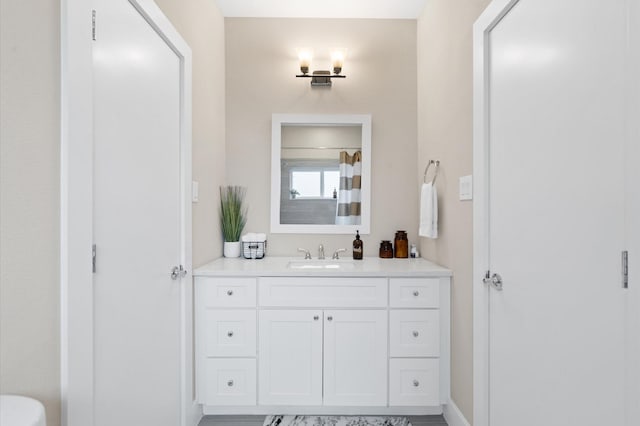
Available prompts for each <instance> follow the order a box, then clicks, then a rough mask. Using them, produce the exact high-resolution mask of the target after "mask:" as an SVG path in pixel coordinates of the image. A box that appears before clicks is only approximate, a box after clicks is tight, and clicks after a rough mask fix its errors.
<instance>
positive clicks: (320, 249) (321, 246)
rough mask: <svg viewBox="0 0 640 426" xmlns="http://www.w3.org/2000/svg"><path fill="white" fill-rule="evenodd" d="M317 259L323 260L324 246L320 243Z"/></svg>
mask: <svg viewBox="0 0 640 426" xmlns="http://www.w3.org/2000/svg"><path fill="white" fill-rule="evenodd" d="M318 259H320V260H324V246H323V245H322V244H320V245H319V246H318Z"/></svg>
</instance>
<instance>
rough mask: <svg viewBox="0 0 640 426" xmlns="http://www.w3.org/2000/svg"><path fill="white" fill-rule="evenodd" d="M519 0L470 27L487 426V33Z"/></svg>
mask: <svg viewBox="0 0 640 426" xmlns="http://www.w3.org/2000/svg"><path fill="white" fill-rule="evenodd" d="M517 2H518V0H494V1H493V2H491V3H490V4H489V6H487V8H486V9H485V10H484V12H483V13H482V15H480V17H479V18H478V19H477V20H476V22H475V24H474V25H473V177H474V184H473V191H474V194H473V199H474V202H473V281H472V282H473V421H474V425H475V426H489V424H490V423H489V397H490V395H489V294H488V289H487V288H486V287H485V286H484V284H483V283H482V277H483V276H484V274H485V272H486V271H487V270H489V268H490V259H489V202H488V201H489V193H488V188H487V185H488V182H489V126H488V118H489V73H488V65H489V63H488V53H489V48H490V46H489V40H488V35H489V32H490V31H491V30H492V29H493V28H494V27H495V26H496V24H497V23H498V22H500V20H501V19H502V18H503V17H504V16H505V15H506V14H507V13H508V12H509V10H511V8H512V7H513V6H514V5H515V4H516V3H517Z"/></svg>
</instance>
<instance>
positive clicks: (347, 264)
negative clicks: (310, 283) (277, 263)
mask: <svg viewBox="0 0 640 426" xmlns="http://www.w3.org/2000/svg"><path fill="white" fill-rule="evenodd" d="M354 267H355V264H354V263H353V261H351V260H340V259H326V260H320V259H311V260H292V261H290V262H289V263H288V264H287V268H289V269H353V268H354Z"/></svg>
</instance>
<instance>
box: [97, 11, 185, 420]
mask: <svg viewBox="0 0 640 426" xmlns="http://www.w3.org/2000/svg"><path fill="white" fill-rule="evenodd" d="M94 5H95V9H96V11H97V25H96V37H95V38H96V41H94V44H93V64H94V70H93V71H94V120H95V121H94V126H95V127H94V144H95V152H94V159H95V161H94V189H93V191H94V192H93V193H94V241H95V244H96V245H97V263H96V273H95V275H94V291H95V293H94V294H95V299H94V318H95V330H94V342H95V343H94V348H95V364H94V370H95V371H94V379H95V385H94V386H95V387H94V389H95V398H94V404H95V414H94V418H95V425H98V426H100V425H104V426H113V425H121V426H125V425H143V424H145V425H155V426H160V425H166V426H176V425H179V424H181V419H180V413H181V407H180V406H181V393H180V386H181V374H180V373H181V351H182V347H181V330H180V327H181V317H180V315H181V311H180V297H181V288H180V285H181V281H182V280H181V278H180V277H178V279H175V280H174V279H172V278H171V276H170V272H171V269H172V268H173V267H174V266H175V265H179V264H180V263H181V262H182V261H183V260H184V251H185V246H184V244H185V240H184V229H183V227H182V220H183V217H182V216H181V215H182V213H181V199H182V198H181V169H180V164H181V163H180V159H181V145H180V142H181V133H180V132H181V121H180V120H181V110H180V108H181V99H180V98H181V85H180V82H181V80H180V73H181V64H180V58H179V57H178V56H177V55H176V53H175V52H174V51H173V50H172V49H171V48H170V47H169V46H168V45H167V43H166V42H165V41H164V40H163V38H161V37H160V36H159V35H158V33H156V31H155V30H154V29H153V28H152V26H151V25H150V24H149V22H147V20H145V18H143V16H142V15H141V14H140V13H139V12H138V11H137V10H136V9H135V8H134V7H133V6H132V5H131V4H130V3H129V2H128V1H125V0H118V1H113V0H95V3H94Z"/></svg>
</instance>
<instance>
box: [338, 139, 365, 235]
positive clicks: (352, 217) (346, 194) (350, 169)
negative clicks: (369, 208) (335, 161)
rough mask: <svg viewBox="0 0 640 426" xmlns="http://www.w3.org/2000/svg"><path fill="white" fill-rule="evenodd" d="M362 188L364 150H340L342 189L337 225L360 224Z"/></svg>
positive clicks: (339, 198) (339, 195) (339, 197)
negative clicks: (350, 153)
mask: <svg viewBox="0 0 640 426" xmlns="http://www.w3.org/2000/svg"><path fill="white" fill-rule="evenodd" d="M361 189H362V152H361V151H356V152H354V153H353V155H349V153H348V152H347V151H342V152H340V191H339V192H338V207H337V212H336V225H360V209H361V204H360V201H361V199H360V190H361Z"/></svg>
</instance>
